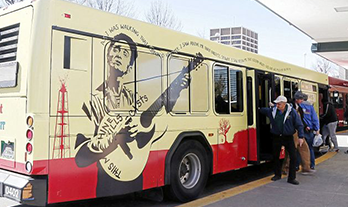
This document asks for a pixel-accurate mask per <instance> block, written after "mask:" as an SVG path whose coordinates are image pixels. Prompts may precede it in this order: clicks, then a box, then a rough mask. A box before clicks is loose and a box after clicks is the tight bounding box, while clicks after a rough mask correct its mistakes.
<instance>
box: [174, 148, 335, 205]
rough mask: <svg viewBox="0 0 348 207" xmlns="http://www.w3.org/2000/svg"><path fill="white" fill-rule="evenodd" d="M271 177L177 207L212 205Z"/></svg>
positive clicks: (328, 157)
mask: <svg viewBox="0 0 348 207" xmlns="http://www.w3.org/2000/svg"><path fill="white" fill-rule="evenodd" d="M336 154H337V152H327V153H326V154H325V155H323V156H321V157H319V158H317V159H316V160H315V162H316V164H319V163H322V162H324V161H326V160H328V159H330V158H332V157H333V156H335V155H336ZM272 177H273V175H271V176H268V177H265V178H262V179H259V180H256V181H252V182H250V183H247V184H244V185H241V186H238V187H234V188H231V189H228V190H225V191H222V192H219V193H215V194H212V195H209V196H206V197H204V198H200V199H197V200H194V201H191V202H188V203H185V204H182V205H180V206H177V207H201V206H206V205H209V204H212V203H216V202H218V201H221V200H224V199H226V198H229V197H232V196H235V195H238V194H241V193H244V192H246V191H249V190H252V189H255V188H258V187H260V186H263V185H266V184H268V183H271V182H273V181H271V178H272Z"/></svg>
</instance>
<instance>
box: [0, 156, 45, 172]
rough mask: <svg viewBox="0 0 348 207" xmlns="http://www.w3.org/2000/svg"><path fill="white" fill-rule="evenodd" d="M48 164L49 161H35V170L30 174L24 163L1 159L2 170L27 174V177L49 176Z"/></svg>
mask: <svg viewBox="0 0 348 207" xmlns="http://www.w3.org/2000/svg"><path fill="white" fill-rule="evenodd" d="M47 164H48V161H47V160H37V161H34V164H33V170H32V172H31V173H28V172H27V171H26V170H25V164H24V163H21V162H14V161H10V160H4V159H0V167H1V169H5V170H10V171H14V172H17V173H21V174H26V175H47V173H48V169H47Z"/></svg>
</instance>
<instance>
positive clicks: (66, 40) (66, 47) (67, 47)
mask: <svg viewBox="0 0 348 207" xmlns="http://www.w3.org/2000/svg"><path fill="white" fill-rule="evenodd" d="M70 58H71V37H68V36H64V69H70Z"/></svg>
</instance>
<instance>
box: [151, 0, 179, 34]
mask: <svg viewBox="0 0 348 207" xmlns="http://www.w3.org/2000/svg"><path fill="white" fill-rule="evenodd" d="M145 18H146V20H147V21H148V22H150V23H152V24H156V25H159V26H162V27H167V28H170V29H174V30H181V29H182V25H181V22H180V20H178V19H177V18H176V17H175V16H174V14H173V12H172V10H171V9H170V7H169V6H168V4H167V3H163V2H162V1H161V0H155V1H153V2H151V7H150V9H149V10H148V11H147V12H146V14H145Z"/></svg>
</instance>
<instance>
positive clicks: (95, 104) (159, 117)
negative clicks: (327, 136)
mask: <svg viewBox="0 0 348 207" xmlns="http://www.w3.org/2000/svg"><path fill="white" fill-rule="evenodd" d="M0 71H1V72H0V142H1V152H0V196H1V197H5V198H7V199H11V200H15V201H17V202H20V203H23V204H27V205H33V206H45V205H47V204H53V203H60V202H68V201H76V200H84V199H93V198H100V197H107V196H116V195H123V194H127V193H132V192H139V191H143V190H148V189H160V191H163V192H164V193H165V194H167V195H169V196H170V197H171V198H173V199H175V200H178V201H181V202H187V201H189V200H192V199H195V198H197V197H198V196H199V194H200V193H201V192H202V190H203V189H204V186H205V184H206V181H207V178H208V177H209V176H210V175H213V174H218V173H222V172H226V171H230V170H235V169H240V168H244V167H247V166H248V165H252V164H260V163H262V162H264V161H267V160H270V159H272V157H271V154H272V152H271V138H270V132H269V129H270V122H269V120H268V119H267V118H266V117H265V116H263V115H261V114H260V113H259V110H258V109H259V108H260V107H268V104H269V102H270V101H272V100H274V99H275V98H276V97H277V96H278V95H281V94H282V95H285V96H287V97H288V98H289V99H291V98H292V97H293V95H294V93H295V92H296V91H297V90H302V91H304V92H305V93H306V94H308V95H309V101H311V102H312V103H313V105H314V107H315V109H316V111H317V112H319V110H320V109H319V106H320V103H319V97H322V96H328V77H327V75H325V74H321V73H318V72H314V71H311V70H307V69H304V68H301V67H298V66H295V65H291V64H287V63H284V62H281V61H277V60H274V59H271V58H267V57H264V56H261V55H258V54H255V53H251V52H247V51H242V50H240V49H236V48H233V47H229V46H226V45H222V44H218V43H215V42H212V41H209V40H205V39H201V38H198V37H195V36H191V35H187V34H183V33H180V32H176V31H172V30H169V29H166V28H162V27H158V26H155V25H152V24H148V23H145V22H141V21H137V20H134V19H130V18H126V17H122V16H117V15H114V14H111V13H107V12H103V11H98V10H95V9H92V8H88V7H84V6H81V5H77V4H74V3H71V2H66V1H61V0H36V1H35V0H34V1H24V2H21V3H18V4H15V5H12V6H10V7H5V8H2V9H0Z"/></svg>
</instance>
